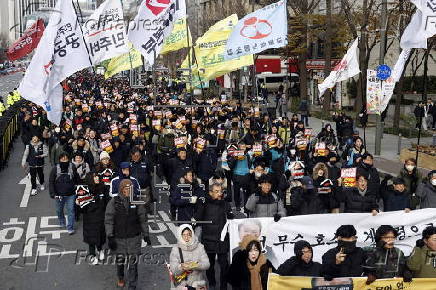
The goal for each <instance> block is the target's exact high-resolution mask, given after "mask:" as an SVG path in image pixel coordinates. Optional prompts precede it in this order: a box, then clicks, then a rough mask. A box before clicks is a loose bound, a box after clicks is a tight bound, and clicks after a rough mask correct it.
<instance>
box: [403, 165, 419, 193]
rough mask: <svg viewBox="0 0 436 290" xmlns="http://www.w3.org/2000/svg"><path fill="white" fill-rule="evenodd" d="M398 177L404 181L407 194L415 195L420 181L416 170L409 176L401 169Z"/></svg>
mask: <svg viewBox="0 0 436 290" xmlns="http://www.w3.org/2000/svg"><path fill="white" fill-rule="evenodd" d="M398 177H400V178H402V179H403V180H404V183H405V185H406V190H407V192H408V193H409V194H412V193H415V192H416V189H417V187H418V185H419V184H420V183H421V181H422V175H421V172H419V171H418V170H417V169H416V168H415V169H414V170H413V172H412V174H409V173H408V171H407V170H406V169H404V168H403V169H401V171H400V174H399V175H398Z"/></svg>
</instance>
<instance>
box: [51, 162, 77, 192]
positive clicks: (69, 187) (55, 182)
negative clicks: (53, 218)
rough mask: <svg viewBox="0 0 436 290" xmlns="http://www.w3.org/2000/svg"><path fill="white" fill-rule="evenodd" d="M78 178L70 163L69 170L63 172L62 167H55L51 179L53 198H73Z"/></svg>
mask: <svg viewBox="0 0 436 290" xmlns="http://www.w3.org/2000/svg"><path fill="white" fill-rule="evenodd" d="M77 180H78V176H77V174H76V173H75V172H74V170H73V165H72V164H71V163H70V164H69V165H68V169H67V170H65V171H64V170H62V169H61V168H60V165H59V164H57V165H55V166H54V167H53V168H52V170H51V172H50V177H49V194H50V196H51V197H52V198H54V197H55V196H71V195H73V194H75V189H76V188H75V187H76V184H77Z"/></svg>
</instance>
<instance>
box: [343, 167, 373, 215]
mask: <svg viewBox="0 0 436 290" xmlns="http://www.w3.org/2000/svg"><path fill="white" fill-rule="evenodd" d="M344 180H346V179H344ZM341 183H342V186H341V187H339V188H338V198H339V200H340V201H342V202H344V203H345V209H344V212H355V213H363V212H368V213H371V214H372V215H377V213H378V204H377V201H376V198H377V194H376V193H375V192H374V191H372V190H371V189H370V188H368V179H367V178H366V176H363V175H359V176H357V186H356V187H347V186H348V185H347V184H346V183H344V182H343V181H341Z"/></svg>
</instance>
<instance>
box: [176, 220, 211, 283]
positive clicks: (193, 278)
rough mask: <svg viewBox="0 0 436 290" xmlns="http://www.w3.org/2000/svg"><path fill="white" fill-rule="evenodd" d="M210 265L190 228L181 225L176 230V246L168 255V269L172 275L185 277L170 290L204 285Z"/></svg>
mask: <svg viewBox="0 0 436 290" xmlns="http://www.w3.org/2000/svg"><path fill="white" fill-rule="evenodd" d="M209 267H210V263H209V258H208V256H207V253H206V251H205V249H204V246H203V244H201V243H200V242H199V241H198V239H197V237H196V236H195V233H194V230H193V229H192V226H191V225H189V224H182V225H180V226H179V228H178V230H177V246H175V247H173V248H172V250H171V254H170V269H171V271H172V273H173V275H175V276H176V277H177V276H180V275H186V277H185V278H184V279H183V280H182V281H180V283H177V282H173V283H172V284H171V289H178V290H179V289H184V288H183V287H189V286H190V287H193V288H194V287H195V285H196V284H206V270H207V269H209Z"/></svg>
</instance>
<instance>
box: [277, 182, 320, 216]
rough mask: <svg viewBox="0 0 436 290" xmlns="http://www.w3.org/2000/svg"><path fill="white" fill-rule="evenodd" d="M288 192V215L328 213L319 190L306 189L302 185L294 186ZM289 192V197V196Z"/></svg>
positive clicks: (286, 203) (286, 199) (286, 201)
mask: <svg viewBox="0 0 436 290" xmlns="http://www.w3.org/2000/svg"><path fill="white" fill-rule="evenodd" d="M288 191H289V193H287V194H286V198H285V205H286V210H287V213H288V215H306V214H321V213H328V208H326V207H325V206H324V203H323V201H322V200H321V199H320V197H319V195H318V193H317V192H315V189H314V190H308V191H304V190H303V188H302V187H301V186H296V187H292V188H291V189H289V190H288ZM288 194H289V197H288V196H287V195H288Z"/></svg>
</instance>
